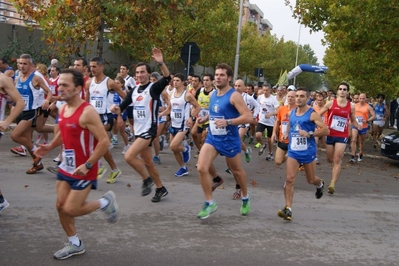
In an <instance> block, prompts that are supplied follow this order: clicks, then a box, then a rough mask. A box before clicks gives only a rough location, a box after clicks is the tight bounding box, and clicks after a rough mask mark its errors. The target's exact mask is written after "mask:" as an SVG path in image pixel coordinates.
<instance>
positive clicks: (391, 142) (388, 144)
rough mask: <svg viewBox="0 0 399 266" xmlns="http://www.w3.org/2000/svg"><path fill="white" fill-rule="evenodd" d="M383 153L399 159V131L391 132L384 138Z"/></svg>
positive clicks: (382, 143)
mask: <svg viewBox="0 0 399 266" xmlns="http://www.w3.org/2000/svg"><path fill="white" fill-rule="evenodd" d="M381 155H382V156H386V157H388V158H391V159H394V160H399V131H395V132H392V133H389V134H388V135H386V136H385V137H384V138H383V139H382V141H381Z"/></svg>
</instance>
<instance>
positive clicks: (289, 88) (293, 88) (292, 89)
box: [287, 85, 296, 91]
mask: <svg viewBox="0 0 399 266" xmlns="http://www.w3.org/2000/svg"><path fill="white" fill-rule="evenodd" d="M287 90H288V91H296V88H295V86H294V85H289V86H288V88H287Z"/></svg>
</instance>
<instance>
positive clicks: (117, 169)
mask: <svg viewBox="0 0 399 266" xmlns="http://www.w3.org/2000/svg"><path fill="white" fill-rule="evenodd" d="M118 171H119V168H115V169H114V170H111V172H112V173H115V172H118Z"/></svg>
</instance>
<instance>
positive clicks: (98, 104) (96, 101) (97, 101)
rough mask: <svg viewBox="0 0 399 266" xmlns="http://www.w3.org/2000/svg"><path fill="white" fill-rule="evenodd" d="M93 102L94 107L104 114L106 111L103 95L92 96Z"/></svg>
mask: <svg viewBox="0 0 399 266" xmlns="http://www.w3.org/2000/svg"><path fill="white" fill-rule="evenodd" d="M91 104H92V105H93V107H94V109H96V111H97V113H99V114H103V113H105V112H104V107H105V106H104V105H105V102H104V97H102V96H93V97H91Z"/></svg>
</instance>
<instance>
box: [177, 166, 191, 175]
mask: <svg viewBox="0 0 399 266" xmlns="http://www.w3.org/2000/svg"><path fill="white" fill-rule="evenodd" d="M185 175H188V169H187V167H182V168H180V169H179V171H177V172H176V174H175V176H177V177H182V176H185Z"/></svg>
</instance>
